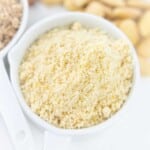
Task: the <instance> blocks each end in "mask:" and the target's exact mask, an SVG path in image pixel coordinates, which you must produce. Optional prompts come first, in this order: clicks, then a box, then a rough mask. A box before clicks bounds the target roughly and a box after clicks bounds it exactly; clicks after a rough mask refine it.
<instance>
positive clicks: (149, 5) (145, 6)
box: [127, 0, 150, 9]
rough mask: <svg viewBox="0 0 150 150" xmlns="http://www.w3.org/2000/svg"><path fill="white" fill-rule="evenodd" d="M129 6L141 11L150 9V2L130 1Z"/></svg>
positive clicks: (141, 0)
mask: <svg viewBox="0 0 150 150" xmlns="http://www.w3.org/2000/svg"><path fill="white" fill-rule="evenodd" d="M127 5H128V6H132V7H136V8H141V9H150V2H148V1H144V0H128V1H127Z"/></svg>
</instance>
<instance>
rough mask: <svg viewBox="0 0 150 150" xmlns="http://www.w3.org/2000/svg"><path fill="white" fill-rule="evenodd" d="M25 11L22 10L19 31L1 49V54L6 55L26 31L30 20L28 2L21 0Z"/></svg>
mask: <svg viewBox="0 0 150 150" xmlns="http://www.w3.org/2000/svg"><path fill="white" fill-rule="evenodd" d="M20 2H21V4H22V7H23V12H22V18H21V23H20V27H19V28H18V31H17V32H16V33H15V35H14V36H13V38H12V39H11V40H10V41H9V43H8V44H7V45H6V46H5V47H4V48H3V49H2V50H1V51H0V55H2V56H5V55H6V54H7V52H8V51H9V50H10V49H11V48H12V46H14V44H15V43H16V42H17V41H18V40H19V38H20V36H21V35H22V33H23V32H24V31H25V29H26V26H27V22H28V3H27V1H26V0H20Z"/></svg>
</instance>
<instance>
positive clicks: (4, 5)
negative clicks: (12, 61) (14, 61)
mask: <svg viewBox="0 0 150 150" xmlns="http://www.w3.org/2000/svg"><path fill="white" fill-rule="evenodd" d="M21 16H22V6H21V4H20V3H19V2H18V1H16V0H0V50H2V49H3V48H4V47H5V46H6V45H7V44H8V43H9V41H10V40H11V39H12V37H13V36H14V35H15V33H16V31H17V30H18V28H19V25H20V18H21Z"/></svg>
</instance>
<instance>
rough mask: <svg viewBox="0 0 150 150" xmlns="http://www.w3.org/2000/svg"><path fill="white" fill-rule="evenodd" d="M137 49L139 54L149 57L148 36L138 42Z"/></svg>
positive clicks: (149, 43) (149, 40)
mask: <svg viewBox="0 0 150 150" xmlns="http://www.w3.org/2000/svg"><path fill="white" fill-rule="evenodd" d="M137 51H138V54H139V55H140V56H143V57H148V58H150V37H149V38H147V39H144V40H143V41H141V42H140V44H139V45H138V47H137ZM149 67H150V66H149Z"/></svg>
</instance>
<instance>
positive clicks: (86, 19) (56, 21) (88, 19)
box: [8, 13, 139, 136]
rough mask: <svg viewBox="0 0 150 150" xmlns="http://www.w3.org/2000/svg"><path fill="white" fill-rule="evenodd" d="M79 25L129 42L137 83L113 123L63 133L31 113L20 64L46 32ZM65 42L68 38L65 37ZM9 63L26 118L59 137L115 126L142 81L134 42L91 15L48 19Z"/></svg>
mask: <svg viewBox="0 0 150 150" xmlns="http://www.w3.org/2000/svg"><path fill="white" fill-rule="evenodd" d="M76 21H78V22H80V23H81V24H83V25H85V26H88V27H100V28H101V29H103V30H105V31H106V32H108V33H110V34H111V35H112V36H114V37H119V38H122V39H124V40H125V41H127V43H128V44H129V46H130V49H131V55H132V56H133V63H134V80H133V86H132V89H131V92H130V94H129V97H128V100H127V101H126V103H125V104H124V106H123V107H122V108H121V109H120V110H119V111H118V112H117V113H116V114H115V115H113V116H112V117H111V118H110V119H108V120H106V121H104V122H103V123H100V124H98V125H95V126H92V127H89V128H83V129H61V128H57V127H55V126H53V125H51V124H48V123H47V122H46V121H44V120H42V119H41V118H40V117H38V116H37V115H36V114H35V113H33V112H32V111H31V109H30V108H29V106H28V105H27V104H26V102H25V100H24V98H23V95H22V92H21V89H20V86H19V78H18V67H19V65H20V62H21V60H22V58H23V56H24V54H25V52H26V50H27V49H28V47H29V46H30V45H31V44H32V43H33V42H34V41H35V40H36V39H37V38H38V37H39V35H41V34H43V33H45V32H46V31H48V30H50V29H52V28H54V27H58V26H64V25H68V24H70V23H73V22H76ZM64 38H65V37H64ZM8 58H9V63H10V76H11V82H12V85H13V87H14V90H15V92H16V94H17V96H18V100H19V102H20V105H21V107H22V109H23V111H24V112H25V114H26V115H27V116H28V117H29V118H30V119H31V120H32V121H34V122H35V123H36V124H37V125H38V126H40V127H42V129H44V130H47V131H52V132H54V133H57V134H61V135H71V136H73V135H83V134H89V133H95V132H96V131H101V130H103V129H104V128H106V127H107V126H110V125H111V124H112V123H114V122H116V121H117V120H119V119H120V118H121V117H122V114H123V113H126V112H127V111H128V105H130V101H132V99H133V95H134V94H135V90H136V87H137V83H138V80H139V65H138V61H137V56H136V53H135V49H134V47H133V46H132V44H131V42H130V41H129V40H128V38H127V37H126V36H125V35H124V34H123V33H122V32H121V31H120V30H119V29H118V28H117V27H116V26H114V25H113V24H111V23H110V22H109V21H107V20H105V19H103V18H100V17H96V16H93V15H89V14H83V13H63V14H59V15H56V16H53V17H50V18H47V19H44V20H42V21H40V22H38V23H36V24H35V25H33V26H32V27H31V28H30V29H29V30H28V31H27V32H26V33H25V34H24V35H23V37H22V38H21V40H20V41H19V42H18V44H17V45H16V46H15V47H14V48H13V50H12V51H11V52H10V53H9V57H8Z"/></svg>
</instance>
